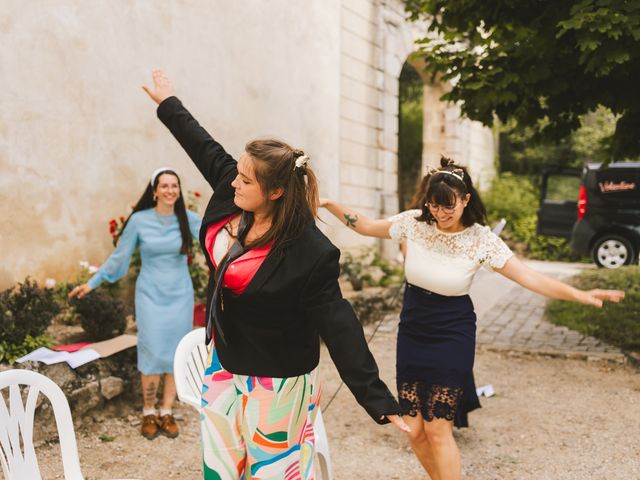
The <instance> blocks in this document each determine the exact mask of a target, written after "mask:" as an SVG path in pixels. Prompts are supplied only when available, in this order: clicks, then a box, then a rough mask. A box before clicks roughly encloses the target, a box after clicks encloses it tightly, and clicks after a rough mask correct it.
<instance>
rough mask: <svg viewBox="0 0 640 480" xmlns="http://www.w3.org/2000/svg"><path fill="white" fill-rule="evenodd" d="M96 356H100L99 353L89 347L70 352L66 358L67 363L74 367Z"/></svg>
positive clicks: (95, 358) (90, 360)
mask: <svg viewBox="0 0 640 480" xmlns="http://www.w3.org/2000/svg"><path fill="white" fill-rule="evenodd" d="M98 358H100V354H99V353H98V352H96V351H95V350H92V349H91V348H83V349H82V350H78V351H77V352H73V353H70V354H69V358H67V363H68V364H69V366H70V367H71V368H76V367H79V366H80V365H84V364H85V363H89V362H93V361H94V360H97V359H98Z"/></svg>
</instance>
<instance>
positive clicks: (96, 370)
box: [0, 348, 142, 441]
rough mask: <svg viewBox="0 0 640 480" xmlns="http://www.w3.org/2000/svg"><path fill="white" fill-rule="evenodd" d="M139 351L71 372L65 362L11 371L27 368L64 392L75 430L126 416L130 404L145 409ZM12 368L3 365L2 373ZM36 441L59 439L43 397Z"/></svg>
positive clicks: (29, 365)
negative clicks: (88, 423) (138, 365)
mask: <svg viewBox="0 0 640 480" xmlns="http://www.w3.org/2000/svg"><path fill="white" fill-rule="evenodd" d="M136 358H137V357H136V349H135V348H129V349H127V350H123V351H122V352H118V353H116V354H114V355H111V356H110V357H107V358H101V359H98V360H96V361H93V362H90V363H87V364H85V365H82V366H80V367H78V368H76V369H72V368H71V367H69V365H67V363H66V362H61V363H55V364H53V365H46V364H44V363H40V362H25V363H23V364H16V365H15V366H13V367H11V368H24V369H29V370H33V371H36V372H38V373H41V374H43V375H45V376H47V377H49V378H50V379H51V380H53V381H54V382H55V383H56V384H57V385H58V386H59V387H60V388H61V389H62V391H63V392H64V394H65V395H66V397H67V400H68V402H69V406H70V408H71V416H72V418H73V422H74V427H75V428H76V429H78V428H79V427H80V426H81V425H82V424H83V423H86V422H87V421H102V420H103V419H104V418H105V417H110V416H111V417H113V416H117V417H119V416H123V415H124V413H126V412H130V410H131V404H140V405H142V399H141V393H140V392H141V389H140V373H139V372H138V369H137V368H136ZM9 368H10V367H9V366H8V365H6V364H0V371H2V370H7V369H9ZM36 418H37V420H36V427H35V431H34V440H35V441H42V440H45V441H46V440H52V439H54V438H55V437H56V432H57V429H56V426H55V422H54V418H53V411H52V409H51V407H50V405H49V403H48V402H47V401H45V398H44V396H43V395H42V394H40V396H39V397H38V407H37V409H36Z"/></svg>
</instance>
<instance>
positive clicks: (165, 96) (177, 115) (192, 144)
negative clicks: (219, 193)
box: [142, 70, 237, 196]
mask: <svg viewBox="0 0 640 480" xmlns="http://www.w3.org/2000/svg"><path fill="white" fill-rule="evenodd" d="M152 76H153V88H149V87H147V86H146V85H144V86H143V87H142V88H143V90H144V91H145V92H147V94H148V95H149V97H150V98H151V99H152V100H153V101H154V102H156V103H157V104H158V112H157V113H158V118H159V119H160V120H161V121H162V123H164V124H165V126H166V127H167V128H168V129H169V131H170V132H171V133H172V134H173V136H174V137H175V138H176V140H178V142H179V143H180V145H181V146H182V148H184V150H185V152H187V154H188V155H189V157H190V158H191V160H193V163H194V164H195V165H196V167H197V168H198V170H200V173H202V175H203V176H204V178H205V179H206V180H207V182H209V184H210V185H211V187H212V188H213V189H214V191H215V190H217V189H219V187H221V186H227V185H226V184H230V183H231V181H232V180H233V179H234V178H235V176H236V175H237V162H236V161H235V160H234V158H233V157H232V156H231V155H229V154H228V153H227V152H226V151H225V149H224V148H223V147H222V145H220V144H219V143H218V142H217V141H216V140H214V139H213V137H212V136H211V135H209V133H208V132H207V131H206V130H205V129H204V128H202V127H201V126H200V124H199V123H198V122H197V121H196V119H195V118H193V116H192V115H191V113H189V111H188V110H187V109H186V108H185V107H184V106H183V105H182V102H180V100H178V98H177V97H176V96H175V89H174V87H173V85H172V84H171V81H170V80H169V78H168V77H167V76H166V75H165V73H164V72H163V71H162V70H153V74H152ZM228 190H229V192H231V196H232V194H233V189H232V188H230V187H229V188H228Z"/></svg>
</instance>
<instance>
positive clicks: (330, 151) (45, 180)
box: [0, 0, 340, 287]
mask: <svg viewBox="0 0 640 480" xmlns="http://www.w3.org/2000/svg"><path fill="white" fill-rule="evenodd" d="M339 48H340V3H339V0H305V1H304V2H291V1H289V0H270V1H269V2H264V1H262V0H244V1H243V2H230V1H224V0H217V1H211V0H181V1H177V0H176V1H171V2H157V1H154V0H136V1H133V0H117V1H107V0H93V1H91V2H86V1H83V0H66V1H63V0H48V1H40V2H24V1H20V0H3V1H2V10H1V11H0V65H1V67H0V85H2V91H1V93H0V105H1V108H0V172H1V175H0V218H1V219H2V222H1V225H2V227H1V229H0V255H1V256H2V257H1V260H2V261H1V262H0V287H6V286H7V285H9V284H11V283H13V282H14V281H18V280H21V279H23V278H24V277H25V276H26V275H32V276H35V277H36V278H40V279H42V278H44V277H55V278H57V279H62V278H65V277H67V276H69V275H71V274H72V273H73V272H75V271H76V270H77V262H78V261H80V260H89V261H91V262H92V263H100V262H102V261H103V260H104V259H105V258H106V256H107V255H108V254H109V253H110V251H111V249H112V247H111V244H110V243H111V242H110V238H109V235H108V230H107V222H108V220H109V219H110V218H112V217H114V216H119V215H123V214H126V213H127V212H128V208H129V205H130V204H132V203H134V202H135V201H136V200H137V198H138V197H139V195H140V194H141V193H142V190H143V189H144V187H145V184H146V181H147V179H148V175H149V174H150V172H151V171H152V170H154V169H155V168H156V167H158V166H161V165H172V166H174V167H175V168H177V169H178V171H179V172H180V173H181V174H182V179H183V184H184V186H185V187H186V188H187V189H191V190H201V191H203V193H204V195H205V197H206V196H208V195H209V193H210V189H209V187H208V186H207V185H206V184H205V183H204V182H203V180H202V179H201V178H200V176H199V174H198V172H197V170H196V169H195V168H194V167H193V166H192V165H191V163H190V161H189V160H188V158H187V157H186V155H185V154H184V153H183V152H182V150H181V149H180V147H179V146H178V145H177V143H176V142H175V141H174V140H173V139H172V138H171V136H170V135H169V134H168V132H167V131H166V129H165V128H164V126H162V124H161V123H160V122H159V121H158V120H157V119H156V117H155V108H154V105H153V104H152V103H151V102H150V101H149V100H148V99H147V98H146V95H145V94H144V93H143V92H142V91H141V89H140V85H141V84H142V83H144V82H148V81H149V78H150V70H151V68H152V67H156V66H158V67H162V68H164V69H165V70H166V71H167V73H168V74H169V76H170V77H171V78H172V79H173V80H174V83H175V84H176V86H177V88H178V95H179V96H180V97H181V99H182V100H183V102H184V103H185V105H186V106H187V107H188V108H189V109H190V110H191V111H192V113H193V114H194V115H195V116H196V118H198V119H199V121H200V122H201V123H202V124H203V125H204V126H205V127H206V128H207V129H208V130H209V131H210V132H212V133H214V134H215V136H216V137H217V138H218V139H219V140H220V141H221V142H222V143H223V144H224V145H226V146H227V149H228V150H229V151H230V152H231V153H233V154H234V155H237V154H239V153H241V151H242V148H243V146H244V144H245V143H246V141H247V140H249V139H251V138H254V137H257V136H267V135H274V136H278V137H280V138H283V139H285V140H287V141H289V142H291V143H292V144H294V145H295V146H296V147H301V148H304V149H306V151H307V152H308V153H309V154H310V155H311V156H312V162H313V166H314V168H315V169H316V171H317V173H318V174H319V177H320V181H321V183H322V185H325V186H326V190H325V192H326V193H327V194H329V195H333V196H335V195H336V194H337V180H335V178H336V175H337V174H336V172H337V171H338V161H339V157H338V149H339V138H338V128H339V127H338V122H337V119H338V118H339V100H338V98H339V88H340V84H339V82H340V79H339V65H340V51H339Z"/></svg>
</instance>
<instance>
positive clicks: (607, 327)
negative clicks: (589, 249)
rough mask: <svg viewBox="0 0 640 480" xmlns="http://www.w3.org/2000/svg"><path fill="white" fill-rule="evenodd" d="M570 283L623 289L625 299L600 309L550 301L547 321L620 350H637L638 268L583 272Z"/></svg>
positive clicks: (639, 343) (639, 347)
mask: <svg viewBox="0 0 640 480" xmlns="http://www.w3.org/2000/svg"><path fill="white" fill-rule="evenodd" d="M570 283H571V284H572V285H574V286H576V287H578V288H581V289H584V290H590V289H593V288H607V289H615V290H624V291H625V298H624V300H622V302H620V303H618V304H615V303H605V305H604V307H603V308H601V309H598V308H593V307H590V306H587V305H582V304H578V303H573V302H563V301H559V300H553V301H550V302H548V303H547V308H546V315H547V318H548V319H549V321H550V322H552V323H555V324H556V325H565V326H567V327H569V328H570V329H572V330H576V331H578V332H581V333H584V334H586V335H591V336H592V337H595V338H598V339H599V340H602V341H604V342H607V343H610V344H611V345H615V346H616V347H619V348H621V349H623V350H628V351H629V350H630V351H640V267H637V266H633V267H622V268H618V269H616V270H606V269H600V270H585V271H583V272H581V273H580V274H579V275H577V276H575V277H574V278H573V279H572V280H571V282H570Z"/></svg>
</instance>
